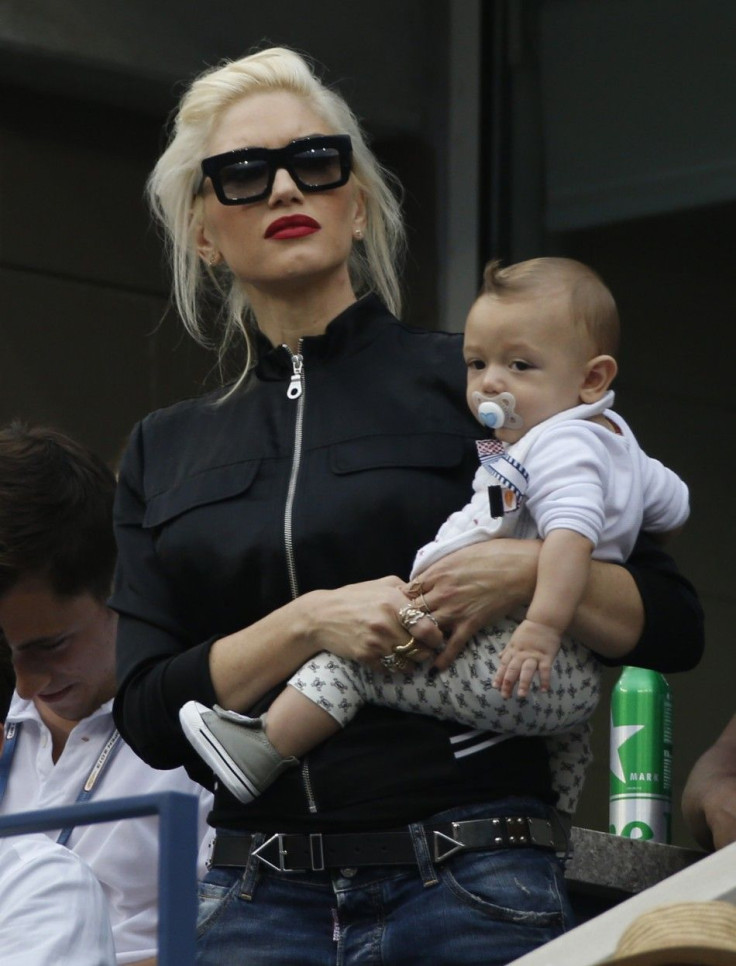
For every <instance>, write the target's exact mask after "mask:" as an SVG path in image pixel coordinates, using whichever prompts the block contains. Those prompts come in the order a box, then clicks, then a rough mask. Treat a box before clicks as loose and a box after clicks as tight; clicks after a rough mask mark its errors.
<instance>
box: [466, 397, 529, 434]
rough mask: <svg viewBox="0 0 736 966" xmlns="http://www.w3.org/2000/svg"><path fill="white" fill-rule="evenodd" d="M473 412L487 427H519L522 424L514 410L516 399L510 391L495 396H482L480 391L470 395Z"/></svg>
mask: <svg viewBox="0 0 736 966" xmlns="http://www.w3.org/2000/svg"><path fill="white" fill-rule="evenodd" d="M472 400H473V405H474V406H475V414H476V417H477V419H478V421H479V422H480V423H482V424H483V425H484V426H485V427H486V428H487V429H501V427H503V426H505V427H506V428H507V429H521V427H522V426H523V425H524V423H523V421H522V418H521V416H520V415H519V414H518V413H517V412H515V410H514V407H515V406H516V400H515V399H514V397H513V395H512V394H511V393H510V392H500V393H498V394H497V395H495V396H484V395H483V393H482V392H474V393H473V395H472Z"/></svg>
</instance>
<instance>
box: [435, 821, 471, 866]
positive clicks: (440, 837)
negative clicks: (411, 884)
mask: <svg viewBox="0 0 736 966" xmlns="http://www.w3.org/2000/svg"><path fill="white" fill-rule="evenodd" d="M451 827H452V836H450V835H445V833H444V832H438V831H437V830H435V831H434V832H432V836H433V846H434V849H433V850H434V861H435V862H437V863H439V862H444V861H445V859H449V858H450V856H451V855H456V854H457V853H458V852H462V851H463V849H464V848H465V845H464V844H463V843H462V842H459V841H458V839H457V833H458V829H459V828H460V823H459V822H452V823H451ZM445 843H449V846H450V847H449V848H447V847H446V846H445ZM443 846H445V847H444V849H443Z"/></svg>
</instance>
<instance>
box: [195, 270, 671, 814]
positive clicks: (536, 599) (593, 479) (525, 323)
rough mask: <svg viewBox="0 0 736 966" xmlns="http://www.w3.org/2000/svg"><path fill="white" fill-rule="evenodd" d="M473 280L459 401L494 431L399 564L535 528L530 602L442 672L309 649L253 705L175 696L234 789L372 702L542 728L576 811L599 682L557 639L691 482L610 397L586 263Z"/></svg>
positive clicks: (412, 613) (501, 730) (575, 649)
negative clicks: (476, 289) (445, 511)
mask: <svg viewBox="0 0 736 966" xmlns="http://www.w3.org/2000/svg"><path fill="white" fill-rule="evenodd" d="M483 277H484V285H483V289H482V291H481V293H480V295H479V296H478V298H477V300H476V301H475V303H474V304H473V306H472V308H471V310H470V314H469V316H468V319H467V324H466V328H465V338H464V349H463V351H464V357H465V361H466V364H467V369H468V379H467V401H468V405H469V406H470V409H471V411H472V412H473V413H474V414H475V415H476V417H477V418H478V420H479V422H481V423H482V424H483V425H484V426H486V427H487V428H489V429H492V430H493V437H492V438H490V439H484V440H481V441H479V443H478V444H477V445H478V451H479V456H480V461H481V466H480V467H479V469H478V471H477V473H476V476H475V479H474V482H473V496H472V499H471V501H470V502H469V503H468V504H467V505H466V506H465V507H464V508H463V509H461V510H459V511H457V512H456V513H453V514H452V515H451V516H450V517H449V518H448V520H447V521H446V522H445V523H444V524H443V525H442V527H441V528H440V530H439V532H438V534H437V537H436V539H435V540H434V541H432V543H430V544H428V545H427V546H425V547H423V548H422V549H421V550H420V551H419V553H418V554H417V557H416V560H415V563H414V567H413V570H412V575H411V576H412V579H413V580H414V586H419V587H420V588H421V585H420V584H418V582H417V578H418V577H419V575H421V573H422V572H423V571H424V570H426V569H427V567H429V566H430V565H431V564H432V563H433V562H435V561H436V560H437V559H439V558H440V557H442V556H444V555H445V554H447V553H451V552H453V551H454V550H457V549H459V548H461V547H465V546H468V545H470V544H473V543H477V542H479V541H482V540H487V539H492V538H497V537H509V536H513V537H516V538H529V539H535V538H541V540H542V546H541V549H540V554H539V564H538V572H537V583H536V590H535V592H534V595H533V598H532V600H531V603H530V604H529V606H528V608H527V610H526V613H525V614H520V615H516V614H513V615H509V616H508V617H507V618H506V619H504V620H501V621H498V622H497V623H496V624H494V625H493V626H491V627H488V628H485V629H484V630H483V631H481V632H480V633H479V634H477V635H475V636H474V637H473V638H472V639H471V640H470V641H469V642H468V644H467V645H466V647H465V649H464V650H463V652H462V653H461V654H460V655H459V656H458V657H457V658H456V659H455V661H454V662H453V663H452V665H451V666H450V667H449V668H448V669H447V670H445V671H440V672H436V671H435V672H432V673H430V671H429V669H428V668H425V667H422V666H420V665H412V666H411V670H409V669H408V664H409V662H408V661H407V657H411V656H412V655H413V653H414V652H415V651H417V650H418V648H415V646H414V641H413V639H412V640H410V641H409V642H408V643H407V645H404V647H403V648H400V650H399V652H395V653H394V654H392V655H387V656H386V657H385V658H384V659H383V661H382V664H383V669H382V670H381V671H375V670H372V669H371V668H370V667H368V666H367V665H364V664H359V663H357V662H352V661H346V660H343V659H342V658H339V657H336V656H335V655H333V654H329V653H326V652H323V653H321V654H318V655H316V656H315V658H313V659H312V660H311V661H309V662H308V663H307V664H306V665H304V667H302V668H301V669H300V670H299V671H297V672H296V674H295V675H294V676H293V677H292V679H291V680H290V681H289V683H288V686H287V687H286V688H285V689H284V691H283V692H282V693H281V694H280V695H279V696H278V697H277V698H276V699H275V701H274V702H273V704H272V705H271V707H270V708H269V710H268V713H267V715H264V716H262V717H261V718H248V717H246V716H245V715H241V714H238V713H236V712H234V711H226V710H223V709H222V708H219V707H217V706H215V708H214V709H212V710H211V709H209V708H206V707H204V706H202V705H200V704H198V703H197V702H195V701H190V702H187V704H185V705H184V707H183V708H182V709H181V712H180V719H181V723H182V727H183V729H184V733H185V734H186V736H187V738H188V739H189V741H190V742H191V744H192V745H193V746H194V748H195V749H196V750H197V752H198V753H199V754H200V756H201V757H202V758H203V759H204V760H205V761H206V762H207V763H208V764H209V765H210V767H211V768H212V769H213V771H214V772H215V774H216V775H217V776H218V777H219V778H220V780H221V781H222V782H223V783H224V784H225V785H226V786H227V788H228V789H229V790H230V791H231V792H232V793H233V794H234V795H235V796H236V797H237V798H238V799H240V801H243V802H248V801H251V800H252V799H253V798H254V797H256V796H257V795H259V794H260V793H261V792H263V791H264V790H265V789H266V788H267V787H268V786H269V785H270V784H271V783H272V782H273V781H274V780H275V779H276V778H277V777H278V776H279V775H280V774H281V773H282V772H283V771H284V770H285V769H287V768H290V767H292V766H293V765H295V764H296V763H297V761H298V757H297V756H301V755H303V754H305V753H306V752H307V751H309V750H310V749H311V748H313V747H315V746H316V745H317V744H318V743H320V742H322V741H324V740H325V739H326V738H328V737H330V735H332V734H334V733H335V732H337V731H338V730H339V729H340V728H341V727H344V726H345V725H346V724H347V722H348V721H349V720H350V719H351V718H352V717H354V715H355V714H356V713H357V711H358V710H359V709H360V708H361V707H362V706H363V705H364V704H365V703H368V702H370V703H378V704H383V705H387V706H389V707H393V708H397V709H400V710H403V711H410V712H415V713H420V714H429V715H435V716H437V717H440V718H445V719H452V720H457V721H459V722H461V723H464V724H466V725H469V726H471V727H472V728H474V729H478V730H483V731H490V732H495V733H496V734H497V735H498V736H500V737H499V740H503V739H504V738H505V737H511V736H512V735H520V734H524V735H533V734H536V735H545V736H549V737H547V742H548V746H549V752H550V767H551V772H552V783H553V787H554V789H555V791H556V793H557V796H558V807H559V808H560V809H561V810H562V811H565V812H569V813H572V812H573V811H574V808H575V805H576V803H577V798H578V797H579V794H580V791H581V789H582V782H583V777H584V767H585V765H586V764H587V760H588V759H589V757H590V751H589V745H588V728H589V726H588V725H587V719H588V718H589V717H590V715H591V714H592V712H593V710H594V709H595V706H596V703H597V700H598V694H599V689H600V682H599V668H598V664H597V661H596V659H595V658H594V657H593V656H592V655H591V654H590V652H589V651H587V649H586V648H584V647H582V646H581V645H579V644H577V643H576V642H574V641H573V640H571V639H569V638H567V637H564V635H565V631H566V629H567V627H568V626H569V624H570V623H571V621H572V618H573V615H574V613H575V609H576V607H577V605H578V603H579V601H580V598H581V596H582V594H583V590H584V588H585V585H586V582H587V580H588V574H589V570H590V561H591V557H595V558H597V559H602V560H608V561H619V562H620V561H623V560H625V559H626V558H627V557H628V555H629V553H630V552H631V550H632V548H633V545H634V542H635V540H636V537H637V534H638V533H639V531H640V530H642V529H643V530H647V531H651V532H653V533H657V534H660V535H664V534H669V533H671V532H672V531H675V530H678V529H679V528H680V527H681V526H682V525H683V524H684V522H685V520H686V519H687V516H688V513H689V507H688V491H687V487H686V486H685V484H684V483H683V482H682V481H681V480H680V479H679V478H678V477H677V476H676V475H675V474H674V473H673V472H672V471H671V470H669V469H667V468H666V467H664V466H663V465H662V464H661V463H659V462H658V461H656V460H654V459H651V458H650V457H648V456H646V454H645V453H643V452H642V450H641V449H640V448H639V446H638V444H637V442H636V439H635V437H634V435H633V433H632V432H631V430H630V429H629V427H628V426H627V425H626V423H625V422H624V420H623V419H622V418H621V417H620V416H619V415H617V414H616V413H614V412H612V410H611V408H610V407H611V406H612V404H613V392H612V391H611V390H610V386H611V383H612V381H613V379H614V377H615V375H616V372H617V364H616V360H615V358H614V354H615V352H616V350H617V347H618V333H619V322H618V313H617V310H616V305H615V303H614V300H613V297H612V296H611V294H610V292H609V291H608V289H607V288H606V286H605V285H604V284H603V282H602V281H601V279H600V278H599V277H598V276H597V275H596V273H595V272H593V271H592V270H591V269H590V268H588V267H586V266H585V265H582V264H581V263H579V262H576V261H573V260H571V259H564V258H537V259H532V260H530V261H526V262H521V263H519V264H517V265H512V266H510V267H508V268H503V269H502V268H501V267H500V266H499V264H498V263H497V262H492V263H490V264H489V265H488V266H487V267H486V270H485V272H484V276H483ZM417 600H421V593H419V594H418V596H417ZM417 600H415V601H414V602H413V603H414V604H416V603H417ZM400 618H401V620H402V624H403V625H404V626H405V627H407V628H409V629H411V628H412V627H413V626H414V625H415V624H417V623H418V622H419V621H420V620H434V618H433V617H432V616H431V615H430V614H429V612H428V611H427V610H426V608H424V607H419V606H409V607H405V608H402V611H401V614H400ZM410 632H411V631H410ZM402 651H403V652H404V653H402ZM514 687H516V692H515V694H514V693H512V692H513V690H514ZM295 722H296V723H297V725H298V726H296V727H295Z"/></svg>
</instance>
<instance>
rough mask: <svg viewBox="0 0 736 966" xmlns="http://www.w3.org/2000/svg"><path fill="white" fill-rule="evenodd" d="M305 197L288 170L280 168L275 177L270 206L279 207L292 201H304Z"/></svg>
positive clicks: (269, 201)
mask: <svg viewBox="0 0 736 966" xmlns="http://www.w3.org/2000/svg"><path fill="white" fill-rule="evenodd" d="M303 200H304V195H303V194H302V192H301V191H300V190H299V186H298V185H297V183H296V181H294V179H293V178H292V176H291V175H290V174H289V172H288V171H287V170H286V168H278V169H277V170H276V174H275V175H274V177H273V184H272V185H271V194H270V195H269V196H268V203H269V205H279V204H284V203H285V202H290V201H303Z"/></svg>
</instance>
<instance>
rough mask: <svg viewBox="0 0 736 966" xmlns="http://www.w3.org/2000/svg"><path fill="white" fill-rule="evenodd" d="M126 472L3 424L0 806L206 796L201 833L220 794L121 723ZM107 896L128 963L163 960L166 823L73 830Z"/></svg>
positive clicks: (2, 810) (66, 840)
mask: <svg viewBox="0 0 736 966" xmlns="http://www.w3.org/2000/svg"><path fill="white" fill-rule="evenodd" d="M114 490H115V477H114V476H113V474H112V472H111V471H110V470H109V469H108V467H107V466H106V465H105V464H104V463H103V462H102V460H100V459H99V458H98V457H97V456H95V454H94V453H92V452H90V451H89V450H87V449H86V448H85V447H83V446H80V445H79V444H78V443H76V442H74V441H73V440H71V439H69V438H68V437H67V436H65V435H63V434H61V433H59V432H57V431H55V430H52V429H45V428H27V427H25V426H23V425H22V424H20V423H13V424H11V425H10V426H8V427H6V428H5V429H3V430H0V630H1V632H2V635H3V637H4V639H5V642H6V643H7V646H8V647H9V649H10V653H11V657H12V662H13V667H14V670H15V675H16V687H15V694H14V695H13V698H12V701H11V704H10V710H9V712H8V715H7V720H6V725H5V743H4V747H3V752H2V757H1V758H0V795H1V796H2V798H1V800H0V814H10V813H13V812H21V811H26V810H29V809H37V808H46V807H52V806H58V805H68V804H71V803H72V802H74V801H78V800H86V799H87V798H89V797H93V798H94V799H103V798H105V799H110V798H121V797H126V796H129V795H139V794H144V793H153V792H162V791H180V792H185V793H188V794H192V795H196V796H197V797H198V798H199V801H200V841H203V843H204V839H205V838H206V824H205V817H206V814H207V811H208V810H209V808H210V805H211V796H210V794H209V793H208V792H203V790H202V788H201V787H200V786H199V785H196V784H194V783H193V782H192V781H191V780H190V779H189V777H188V776H187V775H186V773H185V772H184V771H183V769H175V770H173V771H156V770H154V769H152V768H150V767H149V766H148V765H146V764H144V762H142V761H141V760H140V759H139V758H138V757H137V756H136V755H135V754H134V752H133V751H132V750H131V749H130V748H129V747H128V746H127V745H126V744H125V742H124V741H123V740H122V739H121V738H120V736H119V735H118V733H117V731H116V730H115V727H114V724H113V720H112V698H113V696H114V692H115V630H116V620H117V617H116V615H115V614H114V613H113V612H112V611H111V610H110V609H109V608H108V607H107V605H106V602H105V601H106V598H107V595H108V593H109V591H110V585H111V581H112V574H113V570H114V567H115V544H114V539H113V534H112V500H113V494H114ZM58 841H59V842H61V843H62V844H66V845H68V847H69V848H70V849H72V850H73V851H74V852H76V853H77V854H78V855H79V856H80V857H81V858H83V859H84V860H85V861H86V862H87V863H88V865H89V866H90V867H91V868H92V870H93V871H94V873H95V875H96V876H97V878H98V879H99V881H100V883H101V885H102V887H103V890H104V891H105V893H106V894H107V898H108V902H109V905H110V912H111V919H112V927H113V936H114V939H115V949H116V956H117V961H118V963H121V964H122V963H126V964H140V966H148V964H152V963H154V962H155V956H156V929H157V918H158V917H157V908H156V906H157V877H156V871H157V857H158V831H157V820H156V819H155V818H153V817H149V818H141V819H130V820H126V821H121V822H117V823H109V824H107V823H106V824H102V825H87V826H79V827H77V828H74V829H64V830H62V832H61V834H60V835H59V838H58Z"/></svg>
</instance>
